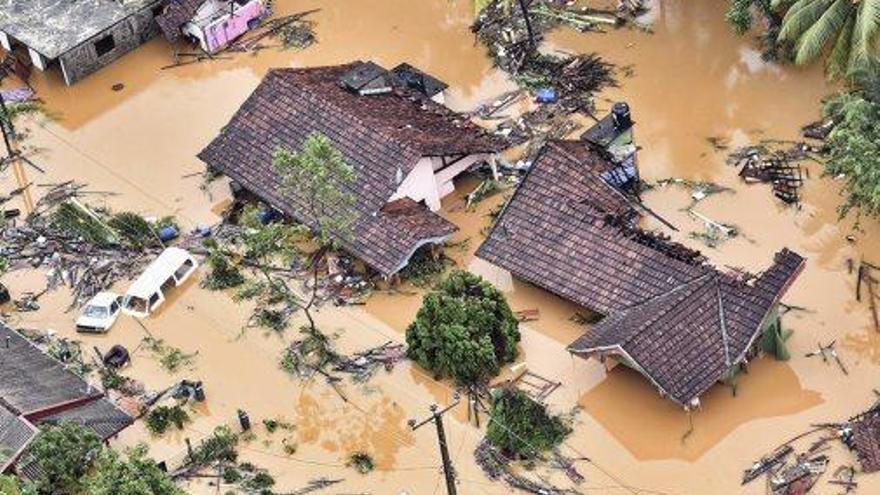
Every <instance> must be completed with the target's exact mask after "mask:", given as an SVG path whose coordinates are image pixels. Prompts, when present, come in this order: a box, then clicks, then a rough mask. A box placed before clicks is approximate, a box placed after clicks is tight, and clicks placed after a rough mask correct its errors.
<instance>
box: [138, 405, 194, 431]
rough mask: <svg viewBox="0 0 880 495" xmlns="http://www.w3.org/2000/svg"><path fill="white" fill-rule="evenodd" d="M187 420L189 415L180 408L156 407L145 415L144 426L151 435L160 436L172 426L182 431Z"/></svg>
mask: <svg viewBox="0 0 880 495" xmlns="http://www.w3.org/2000/svg"><path fill="white" fill-rule="evenodd" d="M189 419H190V418H189V414H187V412H186V411H184V410H183V408H182V407H180V406H158V407H155V408H153V409H152V410H150V412H149V413H148V414H147V417H146V424H147V429H148V430H150V432H151V433H153V434H154V435H161V434H163V433H165V432H166V431H167V430H168V428H170V427H171V426H172V425H174V426H175V427H177V429H178V430H182V429H183V425H184V424H186V423H187V422H189Z"/></svg>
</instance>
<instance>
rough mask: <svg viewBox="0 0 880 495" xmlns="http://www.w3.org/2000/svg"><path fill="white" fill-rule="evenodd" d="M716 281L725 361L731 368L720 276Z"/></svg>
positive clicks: (715, 278)
mask: <svg viewBox="0 0 880 495" xmlns="http://www.w3.org/2000/svg"><path fill="white" fill-rule="evenodd" d="M713 281H714V282H715V297H716V298H717V302H718V322H719V324H720V326H721V340H722V344H723V345H724V363H725V364H726V365H727V367H728V368H730V364H731V363H730V337H729V336H728V334H727V318H726V317H725V316H724V299H723V296H722V294H721V287H720V286H719V285H718V278H717V277H713Z"/></svg>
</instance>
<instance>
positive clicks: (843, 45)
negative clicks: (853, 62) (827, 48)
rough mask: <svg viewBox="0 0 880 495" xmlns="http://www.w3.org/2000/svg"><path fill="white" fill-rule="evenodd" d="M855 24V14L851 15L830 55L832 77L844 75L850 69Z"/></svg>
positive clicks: (829, 66)
mask: <svg viewBox="0 0 880 495" xmlns="http://www.w3.org/2000/svg"><path fill="white" fill-rule="evenodd" d="M855 25H856V18H855V16H850V17H849V19H847V21H846V24H845V25H844V26H843V29H842V30H841V31H840V35H839V36H838V37H837V42H836V43H835V44H834V48H833V49H832V50H831V54H830V55H829V56H828V77H830V78H831V79H837V78H839V77H843V76H845V75H846V74H847V73H849V71H850V67H849V61H850V55H851V54H852V35H853V30H854V29H855Z"/></svg>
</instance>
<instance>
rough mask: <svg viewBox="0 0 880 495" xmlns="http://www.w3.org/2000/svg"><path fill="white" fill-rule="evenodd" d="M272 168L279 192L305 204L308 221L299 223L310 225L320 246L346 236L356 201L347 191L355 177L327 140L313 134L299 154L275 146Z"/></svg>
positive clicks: (317, 134)
mask: <svg viewBox="0 0 880 495" xmlns="http://www.w3.org/2000/svg"><path fill="white" fill-rule="evenodd" d="M272 164H273V166H274V167H275V172H276V173H277V174H278V176H279V179H280V181H281V190H282V191H284V192H286V193H290V194H294V195H296V196H297V197H299V198H300V199H301V200H302V201H303V202H304V203H305V206H306V209H307V211H308V215H309V216H310V217H311V218H307V219H302V220H303V221H305V223H308V224H310V225H309V226H310V227H312V229H313V231H314V234H315V236H316V239H317V240H318V241H319V242H320V244H321V245H328V244H332V243H334V242H335V241H337V240H338V239H340V238H342V239H345V238H347V237H348V236H350V234H351V224H352V223H353V222H354V220H355V216H354V208H353V206H354V202H355V199H356V198H355V197H354V194H352V193H351V192H350V191H351V184H352V183H353V182H354V181H355V179H356V174H355V170H354V167H352V166H351V165H349V164H348V163H347V162H346V161H345V157H344V156H342V153H340V152H339V150H337V149H336V147H335V146H334V145H333V142H332V141H330V138H328V137H327V136H325V135H323V134H321V133H318V132H316V133H313V134H311V135H310V136H309V137H308V138H306V140H305V141H304V142H303V144H302V147H301V148H300V150H299V151H292V150H290V149H288V148H285V147H284V146H279V147H278V148H276V149H275V153H274V154H273V156H272Z"/></svg>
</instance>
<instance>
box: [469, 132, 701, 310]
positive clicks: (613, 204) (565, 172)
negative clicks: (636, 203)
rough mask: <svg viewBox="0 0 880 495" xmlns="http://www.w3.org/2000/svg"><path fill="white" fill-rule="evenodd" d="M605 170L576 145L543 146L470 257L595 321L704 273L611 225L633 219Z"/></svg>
mask: <svg viewBox="0 0 880 495" xmlns="http://www.w3.org/2000/svg"><path fill="white" fill-rule="evenodd" d="M608 166H609V165H608V163H607V162H606V161H605V160H604V159H602V158H601V157H600V156H599V154H598V153H596V152H593V151H590V150H589V149H588V148H586V147H585V146H584V145H583V144H581V143H571V142H560V141H554V142H550V143H548V145H547V146H546V147H545V149H544V150H543V151H542V152H541V154H540V155H539V157H538V158H537V159H536V160H535V163H534V165H533V167H532V170H531V171H530V172H529V174H528V175H527V176H526V177H525V179H524V180H523V181H522V183H521V184H520V186H519V189H517V191H516V193H515V194H514V196H513V198H511V200H510V202H509V203H508V204H507V206H506V207H505V209H504V211H503V213H502V215H501V217H500V218H499V219H498V222H497V223H496V224H495V227H494V228H493V229H492V232H491V233H490V235H489V237H488V238H487V239H486V241H485V242H484V243H483V244H482V245H481V246H480V248H479V249H478V250H477V256H479V257H481V258H483V259H485V260H487V261H489V262H491V263H493V264H495V265H498V266H500V267H502V268H504V269H506V270H509V271H510V272H512V273H514V274H515V275H516V276H518V277H520V278H522V279H524V280H526V281H529V282H532V283H534V284H535V285H538V286H540V287H543V288H545V289H547V290H549V291H550V292H554V293H556V294H558V295H560V296H562V297H564V298H566V299H569V300H571V301H574V302H576V303H578V304H580V305H582V306H585V307H588V308H591V309H593V310H595V311H598V312H600V313H602V314H608V313H611V312H613V311H619V310H621V309H624V308H627V307H629V306H631V305H633V304H635V303H638V302H642V301H644V300H646V299H649V298H651V297H655V296H658V295H660V294H664V293H666V292H668V291H669V290H671V289H672V288H674V287H677V286H679V285H681V284H682V283H685V282H688V281H691V280H694V279H696V278H698V277H699V276H701V275H703V274H704V273H706V268H705V267H704V266H702V265H694V264H690V263H686V262H683V261H679V260H678V259H675V258H671V257H668V256H666V255H664V254H663V253H661V252H659V251H657V250H656V249H654V248H652V247H651V246H650V245H649V243H647V242H645V241H646V240H647V239H645V238H644V236H642V235H640V233H639V232H638V231H635V230H632V229H628V228H627V229H623V228H621V227H619V226H617V225H616V224H617V223H623V224H629V223H630V220H631V219H632V218H634V217H635V216H636V215H637V214H636V212H635V210H634V209H633V207H632V205H631V203H630V201H629V200H628V199H627V198H626V197H625V196H623V195H622V194H621V193H619V192H618V191H617V190H616V189H614V188H613V187H611V186H609V185H607V184H606V183H605V182H603V181H602V179H601V178H600V177H599V174H600V173H601V172H603V171H605V170H607V167H608Z"/></svg>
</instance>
